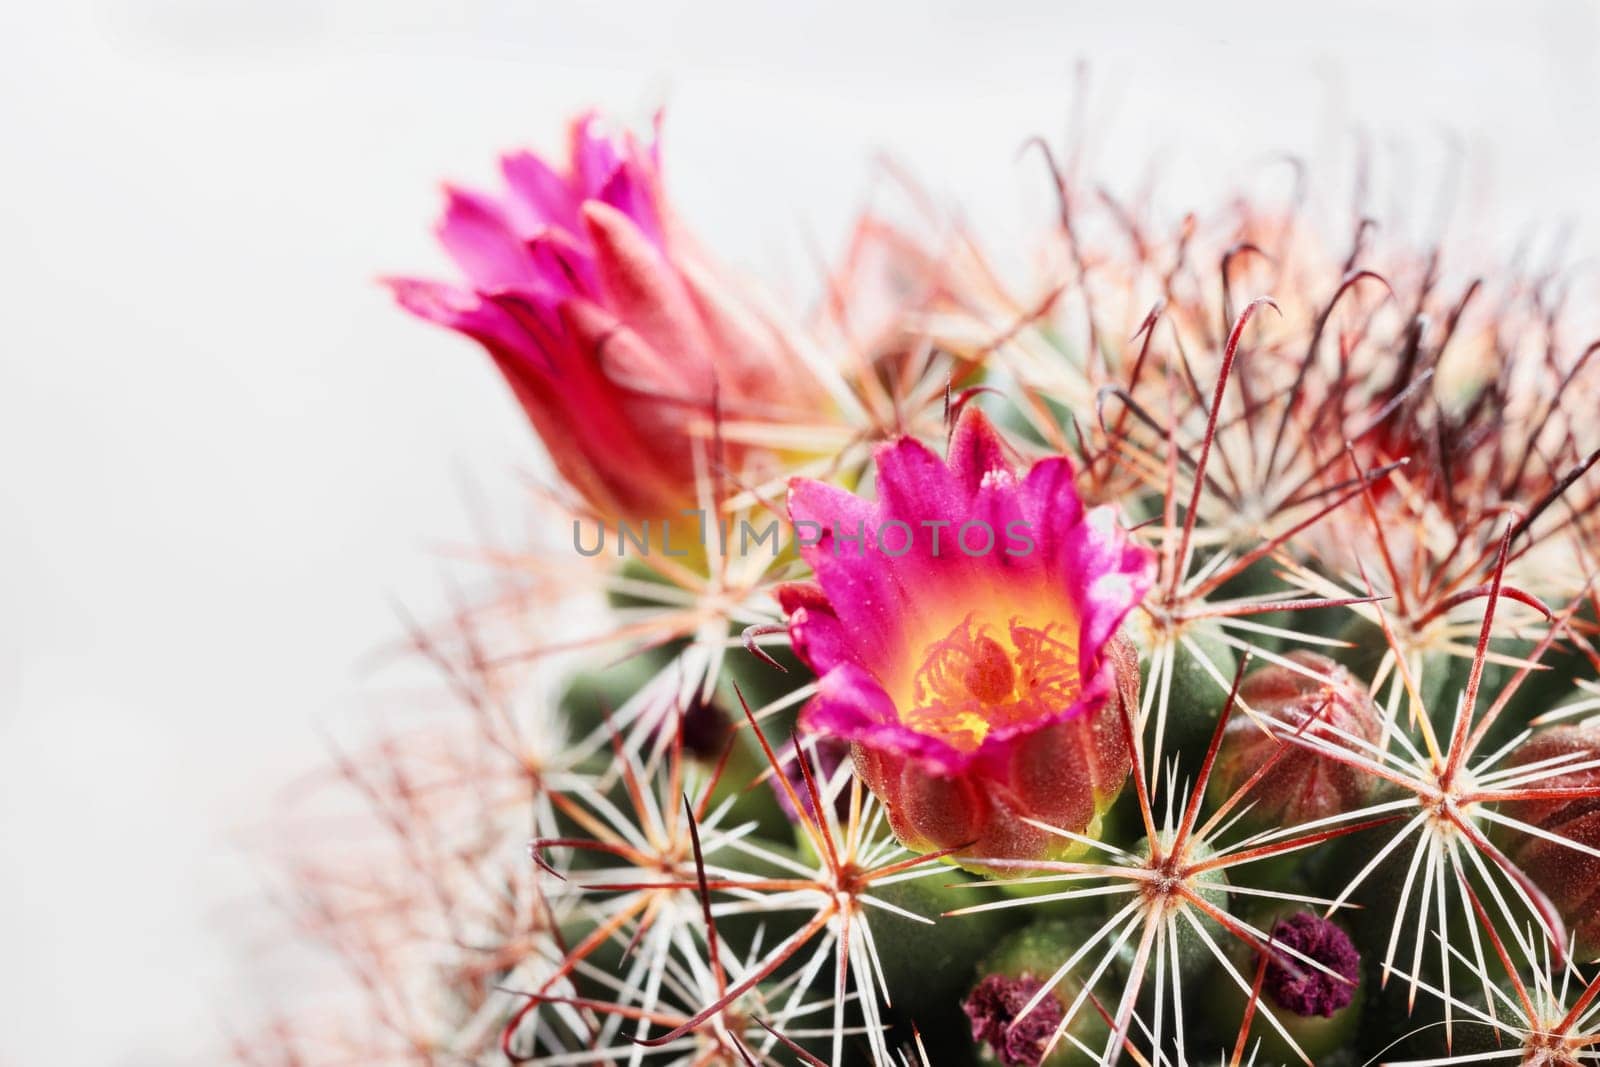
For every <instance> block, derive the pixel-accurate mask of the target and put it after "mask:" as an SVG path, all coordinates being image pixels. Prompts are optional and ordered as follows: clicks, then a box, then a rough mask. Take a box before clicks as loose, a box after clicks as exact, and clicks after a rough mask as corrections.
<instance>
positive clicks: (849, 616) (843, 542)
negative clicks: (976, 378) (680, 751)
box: [780, 408, 1154, 871]
mask: <svg viewBox="0 0 1600 1067" xmlns="http://www.w3.org/2000/svg"><path fill="white" fill-rule="evenodd" d="M877 459H878V479H877V485H878V492H879V496H880V501H879V502H878V503H876V504H869V503H867V502H866V501H863V500H861V499H860V498H858V497H856V496H853V495H852V494H850V493H847V492H845V491H844V490H841V489H838V488H835V487H833V486H828V485H824V484H822V483H819V482H813V481H807V480H803V479H797V480H796V481H795V482H794V483H793V484H792V486H791V489H790V495H789V511H790V516H791V518H792V519H793V520H794V521H795V523H796V524H797V526H798V525H799V524H800V523H807V524H811V525H812V526H813V527H814V528H816V529H820V530H822V531H824V533H823V534H822V536H821V537H820V538H817V539H814V540H815V543H812V544H807V545H805V546H804V547H803V548H802V554H803V556H804V557H805V559H806V561H807V562H808V563H810V564H811V567H812V569H813V570H814V571H815V572H816V576H817V584H814V585H813V584H803V585H791V586H788V587H786V588H784V589H783V590H781V591H780V600H781V602H782V606H783V608H784V611H785V612H786V614H787V615H788V617H789V633H790V638H791V640H792V641H793V643H794V647H795V651H796V652H797V653H798V654H799V656H800V657H801V658H802V659H803V660H805V661H806V662H807V663H808V664H809V665H810V666H811V667H812V668H813V669H814V670H815V671H816V672H817V673H818V675H819V676H820V678H819V681H818V692H817V696H816V697H815V698H813V700H812V701H811V703H810V704H808V705H807V707H806V708H805V710H804V712H803V714H802V716H801V726H802V728H804V729H806V730H809V731H811V732H814V733H819V734H824V735H828V736H831V737H835V738H839V739H841V740H844V741H848V742H849V743H850V745H851V752H852V757H853V759H854V762H855V768H856V772H857V773H858V774H859V775H860V776H861V778H862V780H863V781H864V782H865V783H866V785H867V786H868V788H870V789H871V790H872V791H873V792H874V793H875V794H876V795H877V797H878V799H879V800H881V801H882V802H883V804H884V807H885V808H886V809H887V810H888V815H889V823H890V826H891V827H892V828H893V829H894V832H895V834H896V835H897V836H898V837H899V838H900V840H901V842H902V843H904V844H905V845H906V847H907V848H910V849H913V850H916V851H919V852H931V851H935V850H939V849H951V848H961V849H962V852H961V856H962V857H963V858H964V859H967V860H970V862H971V865H972V866H973V867H974V868H975V869H983V870H996V869H1005V870H1011V871H1016V870H1018V869H1020V868H1021V867H1022V866H1023V861H1034V860H1042V859H1048V858H1059V857H1062V856H1065V855H1068V854H1072V853H1075V852H1077V851H1080V849H1079V847H1078V846H1077V845H1075V844H1074V843H1073V842H1071V841H1070V840H1069V839H1068V838H1066V837H1063V836H1062V835H1060V834H1053V833H1051V832H1050V831H1049V830H1047V829H1044V828H1042V827H1041V826H1039V825H1036V823H1044V824H1048V825H1049V826H1053V827H1058V828H1060V829H1063V830H1067V831H1071V832H1073V833H1079V834H1084V833H1090V834H1092V833H1093V832H1095V829H1096V828H1097V826H1098V821H1099V818H1100V816H1101V814H1102V813H1103V812H1104V810H1105V809H1106V807H1107V806H1109V805H1110V803H1111V801H1112V800H1113V799H1115V797H1116V795H1117V793H1118V792H1119V791H1120V790H1121V788H1122V785H1123V783H1124V781H1125V780H1126V779H1127V776H1128V770H1129V766H1130V762H1131V757H1130V754H1129V752H1128V748H1127V743H1126V735H1125V732H1124V727H1123V723H1122V708H1123V707H1124V706H1128V707H1130V708H1131V707H1133V706H1134V705H1135V703H1136V702H1137V698H1138V688H1139V671H1138V662H1137V657H1136V655H1135V653H1134V651H1133V648H1132V646H1131V645H1130V644H1129V643H1128V642H1127V641H1126V640H1125V639H1123V638H1122V637H1121V636H1120V635H1119V633H1118V627H1119V625H1120V624H1121V622H1122V620H1123V617H1124V616H1125V615H1126V614H1127V613H1128V611H1129V610H1131V609H1132V608H1133V606H1134V605H1135V604H1137V603H1138V601H1139V599H1140V597H1142V596H1143V595H1144V592H1145V590H1146V589H1147V588H1148V587H1149V585H1150V581H1151V576H1152V574H1153V571H1154V559H1153V556H1152V554H1151V553H1150V552H1149V551H1148V550H1146V549H1144V548H1141V547H1139V546H1136V545H1134V544H1132V543H1131V542H1130V541H1129V540H1128V538H1127V536H1126V534H1125V533H1124V532H1123V531H1122V529H1121V528H1120V527H1119V526H1118V525H1117V523H1116V517H1115V515H1114V514H1113V513H1112V512H1111V511H1110V510H1109V509H1105V508H1099V509H1095V510H1093V511H1088V512H1086V511H1085V510H1084V508H1083V505H1082V503H1081V502H1080V501H1079V499H1078V495H1077V492H1076V490H1075V489H1074V488H1073V478H1072V470H1071V466H1070V465H1069V464H1068V462H1067V461H1066V460H1065V459H1060V458H1054V459H1047V460H1044V461H1043V462H1040V463H1038V464H1036V465H1035V466H1034V467H1033V468H1032V469H1031V470H1029V471H1028V472H1027V473H1026V475H1018V474H1017V473H1016V472H1015V471H1014V470H1013V468H1012V465H1011V463H1010V460H1009V459H1008V458H1007V455H1006V446H1005V445H1004V443H1003V442H1002V441H1001V439H1000V437H999V435H998V434H996V432H995V431H994V429H993V427H992V426H990V424H989V422H988V420H986V419H985V418H984V417H983V416H982V415H981V414H979V413H978V411H977V409H975V408H974V409H969V410H968V412H967V413H966V414H965V415H964V416H963V418H962V420H961V422H960V424H959V425H958V426H957V428H956V432H955V434H954V436H953V438H952V441H951V445H950V456H949V460H948V462H945V461H941V460H940V459H939V458H938V457H937V456H935V455H934V454H933V453H932V452H930V451H929V450H928V449H927V448H925V447H923V446H922V445H921V444H919V443H917V442H916V441H912V440H909V439H907V440H902V441H899V442H897V443H895V444H892V445H887V446H885V447H884V448H882V449H880V450H879V453H878V457H877ZM977 527H985V528H987V530H988V531H989V532H990V533H993V534H994V535H995V536H994V537H993V538H992V539H991V538H990V537H987V536H980V535H982V534H983V533H984V531H983V530H981V529H977ZM964 530H965V531H966V533H965V534H963V532H962V531H964ZM975 530H976V532H974V531H975ZM908 531H909V534H910V539H909V541H908V540H907V533H908ZM936 533H937V534H940V535H942V539H941V540H935V539H934V535H935V534H936ZM984 546H987V551H980V548H983V547H984ZM985 860H998V861H1004V863H1005V866H1004V867H1003V868H996V866H995V865H994V864H985V863H984V862H983V861H985Z"/></svg>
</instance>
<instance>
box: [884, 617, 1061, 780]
mask: <svg viewBox="0 0 1600 1067" xmlns="http://www.w3.org/2000/svg"><path fill="white" fill-rule="evenodd" d="M1075 630H1076V626H1072V625H1067V624H1064V623H1061V622H1050V623H1046V624H1045V625H1044V626H1043V627H1035V626H1027V625H1024V624H1023V623H1022V621H1021V619H1020V618H1018V617H1016V616H1013V617H1012V618H1011V619H1010V620H1009V621H1008V624H1007V626H1006V628H1005V629H1004V630H1002V631H999V632H998V633H997V632H995V631H996V628H994V627H991V626H990V625H989V624H988V623H975V622H974V621H973V615H972V614H970V613H969V614H968V615H967V616H966V617H965V618H963V619H962V620H961V622H960V623H958V624H957V625H956V626H955V627H954V628H953V629H952V630H951V631H950V632H949V634H947V635H946V636H944V637H942V638H939V639H937V640H935V641H933V642H932V643H931V644H929V645H928V646H927V648H926V650H925V653H924V656H923V661H922V666H921V667H920V668H919V669H918V670H917V673H916V675H915V677H914V679H913V682H912V700H911V701H908V702H907V704H908V705H910V706H909V708H908V710H906V711H903V712H902V721H903V722H904V723H905V724H906V725H907V726H910V727H911V728H912V729H914V730H917V731H919V732H921V733H926V734H930V735H932V736H935V737H939V738H941V739H942V740H945V741H947V742H949V743H950V744H952V745H954V746H955V747H957V748H959V749H961V750H962V751H965V752H970V751H972V750H973V749H975V748H977V747H978V746H979V745H981V744H982V743H983V740H984V738H985V737H987V736H988V734H989V731H990V730H992V729H994V728H995V727H996V726H1001V725H1006V726H1010V725H1015V724H1017V723H1022V722H1028V721H1031V720H1033V719H1037V718H1042V717H1044V716H1047V715H1052V714H1056V713H1058V712H1061V711H1064V710H1065V709H1067V708H1069V707H1071V706H1072V704H1073V702H1075V701H1076V700H1077V698H1078V690H1079V688H1080V678H1079V675H1078V650H1077V645H1076V641H1075V640H1069V639H1068V633H1069V632H1072V631H1075ZM1072 637H1073V638H1075V637H1076V634H1075V632H1074V633H1072Z"/></svg>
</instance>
